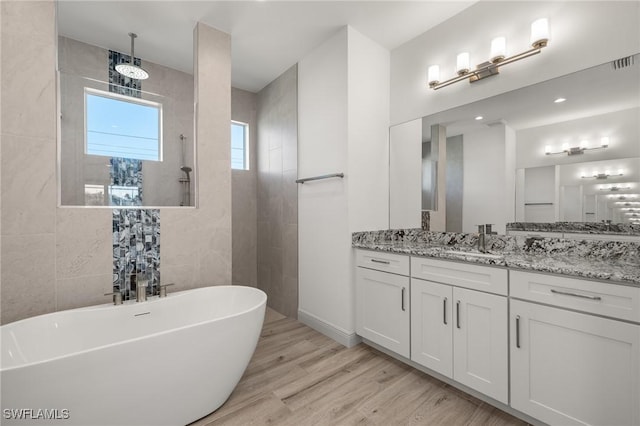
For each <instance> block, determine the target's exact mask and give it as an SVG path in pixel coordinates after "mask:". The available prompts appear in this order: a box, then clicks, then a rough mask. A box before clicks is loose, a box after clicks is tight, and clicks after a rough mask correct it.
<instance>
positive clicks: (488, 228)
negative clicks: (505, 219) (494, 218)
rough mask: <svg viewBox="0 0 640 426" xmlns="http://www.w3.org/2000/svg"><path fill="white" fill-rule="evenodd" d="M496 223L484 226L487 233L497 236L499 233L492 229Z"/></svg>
mask: <svg viewBox="0 0 640 426" xmlns="http://www.w3.org/2000/svg"><path fill="white" fill-rule="evenodd" d="M494 225H495V223H487V224H486V225H484V227H485V233H486V234H488V235H490V234H497V232H494V231H493V230H492V229H491V227H492V226H494Z"/></svg>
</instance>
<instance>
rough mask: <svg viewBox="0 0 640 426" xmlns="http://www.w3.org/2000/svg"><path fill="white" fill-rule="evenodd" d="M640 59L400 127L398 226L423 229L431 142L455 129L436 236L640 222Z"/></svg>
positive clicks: (393, 133)
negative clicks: (514, 226)
mask: <svg viewBox="0 0 640 426" xmlns="http://www.w3.org/2000/svg"><path fill="white" fill-rule="evenodd" d="M639 62H640V55H638V54H636V55H633V56H630V57H627V58H623V59H620V60H618V61H614V62H610V63H605V64H601V65H599V66H595V67H592V68H589V69H585V70H582V71H579V72H575V73H572V74H569V75H565V76H562V77H558V78H555V79H552V80H549V81H545V82H542V83H539V84H535V85H532V86H528V87H524V88H521V89H518V90H514V91H511V92H508V93H504V94H501V95H498V96H494V97H492V98H488V99H485V100H481V101H478V102H474V103H471V104H468V105H464V106H461V107H458V108H454V109H451V110H447V111H443V112H440V113H437V114H434V115H431V116H427V117H422V118H419V119H417V120H414V121H411V122H407V123H403V124H399V125H396V126H392V127H391V129H390V194H389V196H390V224H389V225H390V227H391V228H402V227H419V226H420V210H421V209H425V208H424V207H423V206H422V205H421V198H422V193H421V191H424V190H425V188H424V187H422V186H421V184H420V182H422V180H423V179H422V177H421V176H422V173H423V170H422V169H423V164H422V163H423V162H422V161H421V159H422V155H421V146H424V144H425V143H430V144H431V146H432V147H433V144H434V141H433V140H432V134H434V131H433V126H438V127H439V128H441V129H444V132H445V133H446V137H444V138H442V137H440V138H439V139H440V140H439V141H437V143H438V144H439V145H440V152H441V154H440V162H441V163H442V161H443V159H444V163H445V167H446V171H445V172H444V173H443V174H442V175H444V176H445V178H444V179H441V180H440V181H439V182H437V185H436V188H437V191H439V192H445V195H444V198H445V199H446V203H444V205H439V206H438V211H437V212H434V213H436V214H437V215H442V217H443V218H445V219H443V220H442V221H441V222H439V223H440V225H439V226H440V228H438V227H435V228H433V227H432V229H433V230H436V231H449V232H475V231H476V230H477V227H476V225H478V224H486V223H491V224H494V225H495V226H494V229H495V230H497V231H498V232H499V233H504V232H505V225H506V224H507V223H509V222H558V221H571V222H600V221H611V222H613V223H633V222H638V221H640V71H639V68H640V63H639ZM443 139H444V140H443ZM443 148H444V149H443ZM443 151H444V153H442V152H443ZM443 154H444V155H443ZM431 175H432V174H430V176H431ZM442 175H440V174H439V175H438V177H439V178H441V177H442ZM432 186H433V184H432ZM425 210H427V209H425Z"/></svg>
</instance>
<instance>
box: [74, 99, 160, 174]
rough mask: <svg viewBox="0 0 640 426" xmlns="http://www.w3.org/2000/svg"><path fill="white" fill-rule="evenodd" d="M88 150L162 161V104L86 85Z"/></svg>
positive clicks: (86, 138) (95, 152)
mask: <svg viewBox="0 0 640 426" xmlns="http://www.w3.org/2000/svg"><path fill="white" fill-rule="evenodd" d="M84 98H85V102H84V105H85V153H87V154H90V155H104V156H107V157H122V158H133V159H137V160H151V161H162V104H159V103H157V102H151V101H145V100H142V99H137V98H131V97H128V96H122V95H118V94H115V93H109V92H103V91H101V90H95V89H90V88H88V87H87V88H85V90H84Z"/></svg>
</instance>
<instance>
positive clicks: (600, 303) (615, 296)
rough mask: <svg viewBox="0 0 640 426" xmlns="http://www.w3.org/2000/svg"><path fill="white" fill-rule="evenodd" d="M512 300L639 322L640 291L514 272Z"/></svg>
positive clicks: (624, 287)
mask: <svg viewBox="0 0 640 426" xmlns="http://www.w3.org/2000/svg"><path fill="white" fill-rule="evenodd" d="M509 279H510V283H511V286H510V287H511V292H510V294H511V296H512V297H517V298H520V299H525V300H530V301H534V302H541V303H547V304H549V305H554V306H559V307H563V308H569V309H576V310H580V311H585V312H588V313H592V314H597V315H604V316H608V317H612V318H619V319H624V320H628V321H634V322H640V288H638V287H630V286H624V285H616V284H611V283H603V282H595V281H586V280H582V279H579V278H567V277H558V276H555V275H545V274H536V273H531V272H522V271H511V272H510V275H509Z"/></svg>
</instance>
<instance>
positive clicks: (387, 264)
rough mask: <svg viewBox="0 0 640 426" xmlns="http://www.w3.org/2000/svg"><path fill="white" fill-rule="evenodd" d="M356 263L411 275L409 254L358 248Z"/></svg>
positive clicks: (379, 269) (378, 269)
mask: <svg viewBox="0 0 640 426" xmlns="http://www.w3.org/2000/svg"><path fill="white" fill-rule="evenodd" d="M356 265H357V266H361V267H363V268H369V269H375V270H377V271H383V272H391V273H393V274H399V275H407V276H408V275H409V256H406V255H402V254H393V253H386V252H381V251H371V250H356Z"/></svg>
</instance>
